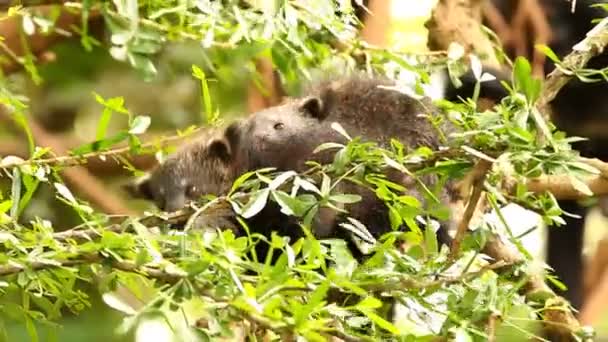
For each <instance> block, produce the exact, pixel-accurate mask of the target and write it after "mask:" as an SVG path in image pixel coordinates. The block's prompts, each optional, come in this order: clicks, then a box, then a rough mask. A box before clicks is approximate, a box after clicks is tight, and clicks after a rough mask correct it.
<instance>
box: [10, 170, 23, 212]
mask: <svg viewBox="0 0 608 342" xmlns="http://www.w3.org/2000/svg"><path fill="white" fill-rule="evenodd" d="M11 198H12V200H13V203H12V205H13V206H12V207H11V218H12V219H13V221H15V222H16V221H17V218H18V216H19V201H20V200H21V171H19V168H17V167H16V168H14V169H13V183H12V185H11Z"/></svg>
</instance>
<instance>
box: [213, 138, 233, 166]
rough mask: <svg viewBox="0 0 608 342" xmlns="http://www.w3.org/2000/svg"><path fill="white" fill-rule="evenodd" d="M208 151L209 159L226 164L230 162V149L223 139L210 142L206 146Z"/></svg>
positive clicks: (226, 141)
mask: <svg viewBox="0 0 608 342" xmlns="http://www.w3.org/2000/svg"><path fill="white" fill-rule="evenodd" d="M208 150H209V155H210V156H211V157H214V158H218V159H220V160H222V161H223V162H226V163H228V162H230V161H232V149H231V148H230V143H229V142H228V140H227V139H226V138H225V137H222V138H214V139H213V140H211V141H210V142H209V145H208Z"/></svg>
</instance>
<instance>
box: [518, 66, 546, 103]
mask: <svg viewBox="0 0 608 342" xmlns="http://www.w3.org/2000/svg"><path fill="white" fill-rule="evenodd" d="M513 82H514V83H515V86H516V89H517V90H519V91H521V92H522V93H523V94H524V95H525V96H526V98H527V99H528V102H529V103H534V102H535V101H536V100H537V99H538V96H539V95H540V90H541V82H540V80H537V79H534V78H533V76H532V67H531V66H530V63H529V62H528V60H527V59H525V58H523V57H517V58H516V59H515V63H514V66H513Z"/></svg>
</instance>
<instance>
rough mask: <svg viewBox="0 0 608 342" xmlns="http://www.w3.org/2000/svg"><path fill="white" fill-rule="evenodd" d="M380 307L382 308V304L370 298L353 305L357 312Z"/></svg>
mask: <svg viewBox="0 0 608 342" xmlns="http://www.w3.org/2000/svg"><path fill="white" fill-rule="evenodd" d="M380 307H382V302H381V301H380V300H378V299H377V298H374V297H372V296H368V297H365V298H364V299H363V300H362V301H360V302H359V303H357V305H355V308H356V309H358V310H364V309H378V308H380Z"/></svg>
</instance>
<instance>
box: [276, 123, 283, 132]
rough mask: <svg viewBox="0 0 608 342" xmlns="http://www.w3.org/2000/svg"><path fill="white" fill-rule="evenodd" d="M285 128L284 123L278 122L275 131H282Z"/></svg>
mask: <svg viewBox="0 0 608 342" xmlns="http://www.w3.org/2000/svg"><path fill="white" fill-rule="evenodd" d="M283 127H285V125H284V124H283V123H282V122H277V123H276V124H274V129H276V130H277V131H280V130H282V129H283Z"/></svg>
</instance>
